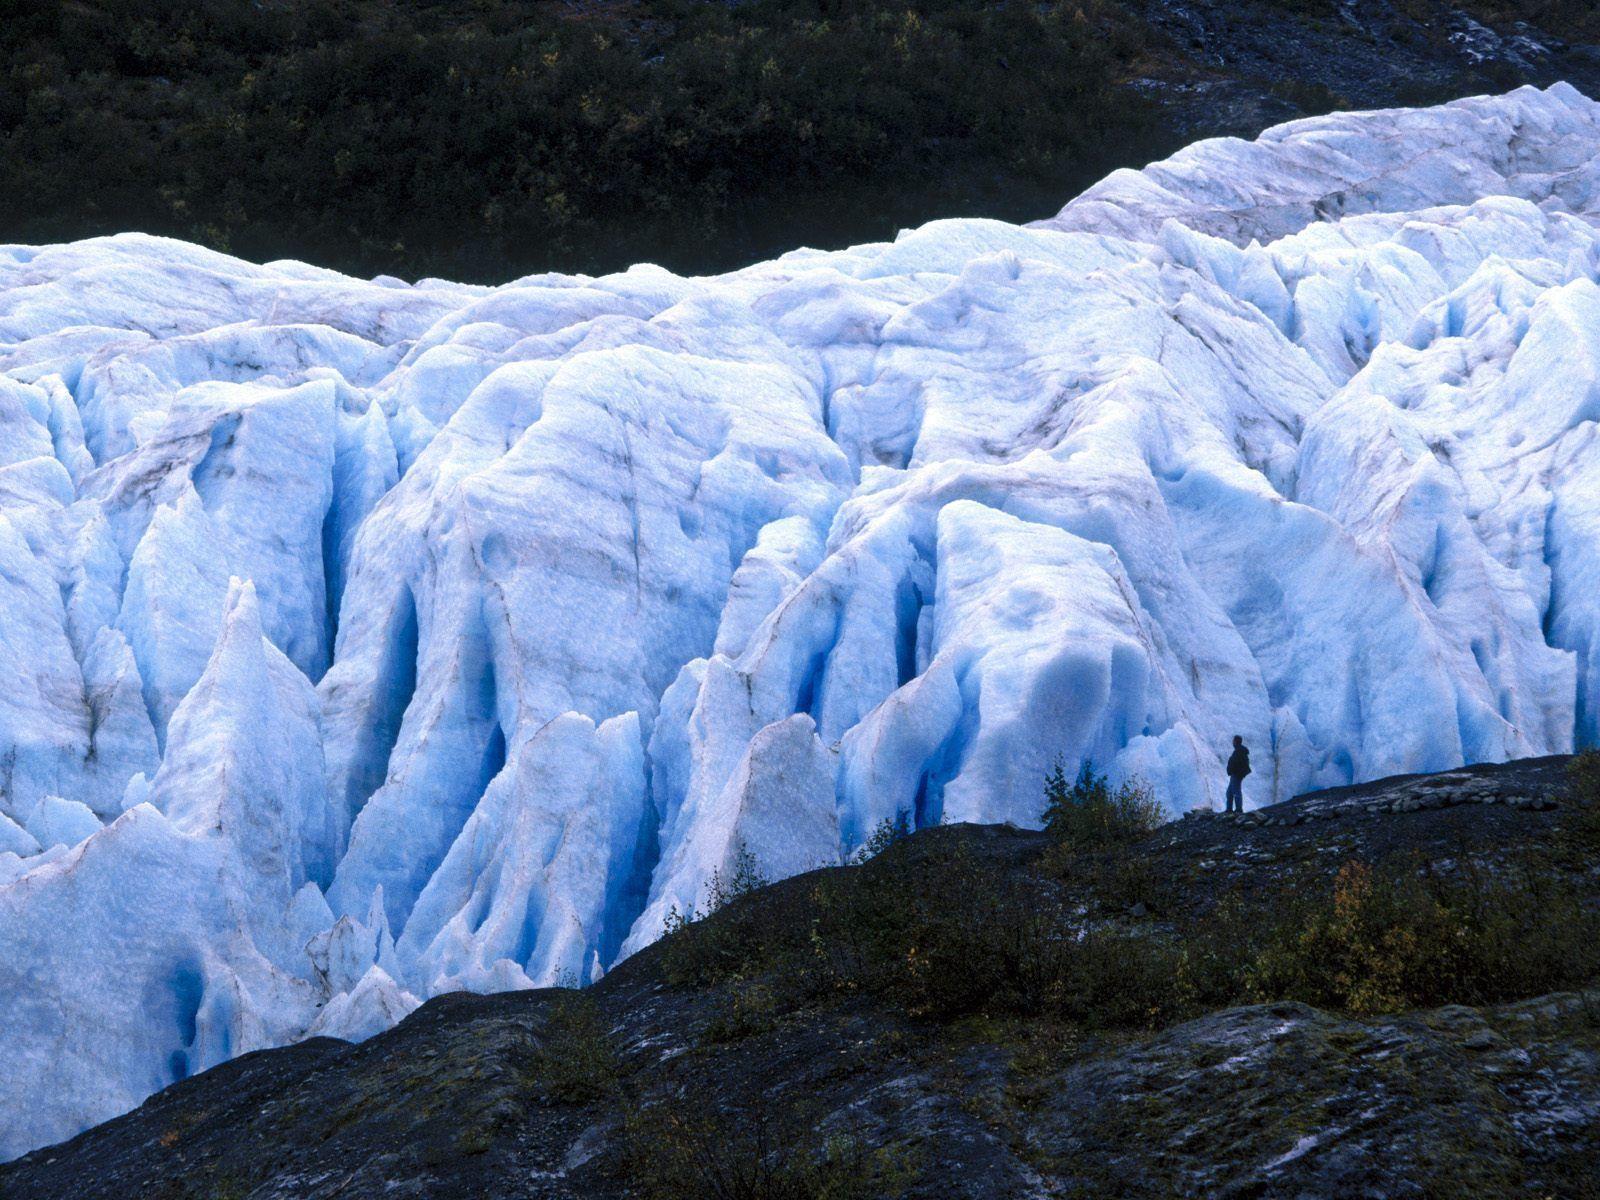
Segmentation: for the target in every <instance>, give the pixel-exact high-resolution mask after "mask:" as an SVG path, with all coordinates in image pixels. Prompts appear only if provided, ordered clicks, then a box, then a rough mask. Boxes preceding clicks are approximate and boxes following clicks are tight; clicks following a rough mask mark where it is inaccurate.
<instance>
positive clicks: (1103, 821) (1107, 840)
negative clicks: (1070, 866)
mask: <svg viewBox="0 0 1600 1200" xmlns="http://www.w3.org/2000/svg"><path fill="white" fill-rule="evenodd" d="M1044 796H1045V806H1044V827H1045V831H1046V832H1047V833H1049V834H1050V835H1051V836H1052V837H1054V838H1055V839H1056V840H1057V841H1058V842H1060V843H1061V844H1063V845H1066V846H1069V847H1072V848H1074V849H1078V848H1083V847H1086V846H1111V845H1117V844H1119V843H1123V842H1129V841H1134V840H1137V839H1138V838H1141V837H1144V836H1145V835H1146V834H1148V833H1151V832H1153V831H1154V830H1155V829H1156V828H1158V827H1159V826H1160V825H1161V824H1162V823H1164V822H1165V821H1166V817H1167V814H1166V810H1165V809H1163V808H1162V807H1161V803H1160V801H1158V800H1157V799H1156V798H1155V796H1154V794H1153V793H1152V792H1151V791H1150V789H1149V788H1148V787H1146V786H1145V785H1144V784H1143V783H1140V782H1139V781H1138V780H1126V781H1124V782H1122V783H1120V784H1118V785H1116V786H1115V787H1113V786H1112V785H1111V783H1110V781H1109V780H1107V779H1106V777H1105V776H1104V775H1097V774H1095V770H1094V764H1093V763H1091V762H1089V761H1088V760H1087V759H1085V760H1084V763H1083V766H1082V767H1081V768H1080V769H1079V771H1078V778H1077V779H1076V780H1075V781H1074V782H1073V783H1071V784H1070V785H1069V784H1068V783H1067V777H1066V774H1065V772H1064V771H1063V770H1062V767H1061V764H1060V762H1057V763H1056V765H1055V767H1054V769H1053V770H1052V771H1051V772H1050V774H1049V775H1048V776H1046V777H1045V787H1044Z"/></svg>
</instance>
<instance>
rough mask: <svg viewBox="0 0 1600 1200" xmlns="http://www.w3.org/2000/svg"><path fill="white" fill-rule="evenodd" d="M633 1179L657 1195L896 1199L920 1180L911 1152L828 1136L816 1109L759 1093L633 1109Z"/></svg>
mask: <svg viewBox="0 0 1600 1200" xmlns="http://www.w3.org/2000/svg"><path fill="white" fill-rule="evenodd" d="M625 1128H626V1132H627V1137H628V1144H629V1159H630V1164H631V1168H632V1169H631V1174H632V1176H633V1180H634V1182H635V1183H636V1184H637V1185H639V1186H640V1187H641V1188H642V1193H643V1195H645V1196H647V1197H649V1198H650V1200H892V1198H893V1197H897V1196H900V1195H902V1194H903V1193H904V1192H905V1191H906V1189H907V1188H908V1187H909V1186H910V1185H911V1184H912V1183H913V1182H915V1180H916V1178H917V1172H916V1171H915V1169H914V1166H913V1164H912V1163H911V1161H910V1159H909V1157H908V1156H907V1155H905V1154H903V1153H898V1152H896V1151H895V1150H893V1149H889V1148H878V1149H869V1148H867V1147H866V1146H865V1145H864V1144H863V1143H862V1142H861V1141H860V1140H859V1139H857V1138H853V1137H850V1136H848V1135H846V1134H835V1135H833V1136H830V1137H821V1136H819V1135H818V1134H817V1132H816V1130H815V1128H814V1122H813V1118H812V1114H810V1113H807V1112H803V1111H798V1110H793V1109H791V1110H783V1111H779V1110H776V1109H775V1108H774V1107H773V1106H772V1105H770V1104H769V1103H767V1102H766V1101H765V1100H764V1099H762V1098H760V1097H757V1098H756V1099H754V1100H752V1101H751V1102H749V1103H748V1104H746V1105H744V1106H737V1105H735V1104H733V1103H728V1102H724V1103H719V1104H718V1105H715V1106H697V1107H695V1108H694V1109H692V1110H685V1109H683V1108H680V1107H678V1106H675V1105H674V1106H668V1105H655V1106H652V1107H650V1108H644V1109H638V1110H635V1111H633V1112H632V1113H630V1114H629V1115H628V1118H627V1120H626V1123H625Z"/></svg>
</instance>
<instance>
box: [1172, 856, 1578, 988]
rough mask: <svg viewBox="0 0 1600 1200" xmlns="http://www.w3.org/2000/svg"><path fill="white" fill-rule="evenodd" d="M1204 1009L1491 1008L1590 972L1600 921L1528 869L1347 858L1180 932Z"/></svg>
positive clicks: (1573, 983)
mask: <svg viewBox="0 0 1600 1200" xmlns="http://www.w3.org/2000/svg"><path fill="white" fill-rule="evenodd" d="M1185 942H1186V956H1185V976H1186V982H1185V990H1186V992H1187V993H1188V994H1189V995H1190V996H1191V997H1192V1000H1193V1002H1195V1003H1197V1004H1199V1005H1200V1006H1202V1007H1216V1006H1219V1005H1223V1004H1230V1003H1238V1002H1242V1001H1253V1000H1301V1001H1304V1002H1305V1003H1308V1004H1313V1005H1317V1006H1319V1007H1322V1008H1332V1009H1339V1010H1343V1011H1346V1012H1353V1013H1358V1014H1365V1015H1372V1014H1379V1013H1393V1012H1402V1011H1405V1010H1408V1009H1414V1008H1425V1007H1431V1006H1435V1005H1440V1004H1490V1003H1497V1002H1501V1001H1507V1000H1513V999H1519V998H1522V997H1526V996H1533V995H1538V994H1540V993H1542V992H1548V991H1553V990H1557V989H1560V988H1567V987H1583V986H1585V985H1587V984H1588V983H1590V982H1592V981H1594V980H1595V979H1597V978H1600V913H1595V912H1593V911H1591V910H1590V909H1588V908H1587V907H1586V906H1585V905H1584V904H1583V903H1582V901H1581V899H1580V897H1579V896H1578V895H1577V894H1576V893H1575V892H1574V891H1573V890H1572V889H1571V888H1570V887H1567V886H1566V885H1564V884H1562V883H1560V882H1559V881H1558V880H1557V879H1556V878H1555V877H1554V876H1553V875H1552V874H1550V873H1549V872H1547V871H1545V870H1542V869H1541V868H1540V865H1539V864H1537V863H1534V862H1520V863H1514V864H1509V865H1502V866H1500V867H1498V868H1496V869H1493V870H1491V869H1488V868H1485V867H1483V866H1480V865H1477V864H1475V863H1473V862H1472V861H1470V860H1467V861H1463V862H1461V863H1459V864H1457V865H1456V867H1455V869H1454V870H1452V871H1451V872H1450V873H1449V874H1440V873H1436V872H1433V871H1429V870H1426V869H1420V868H1419V867H1418V866H1417V865H1416V864H1412V863H1409V862H1405V861H1400V862H1391V863H1386V864H1382V865H1380V866H1378V867H1374V866H1371V865H1369V864H1367V863H1363V862H1359V861H1351V862H1348V863H1346V864H1345V865H1344V866H1343V867H1342V868H1341V869H1340V871H1339V873H1338V875H1337V877H1336V878H1335V880H1334V882H1333V886H1332V888H1331V889H1328V888H1326V887H1318V886H1317V883H1316V881H1315V880H1314V879H1310V878H1307V879H1303V880H1300V881H1297V882H1295V883H1293V884H1291V885H1290V886H1288V887H1286V888H1285V890H1284V892H1283V893H1282V894H1281V895H1280V896H1278V897H1277V898H1276V899H1275V900H1274V901H1273V902H1271V903H1270V904H1263V903H1259V902H1258V903H1257V904H1256V905H1255V906H1254V909H1253V910H1251V909H1248V908H1246V906H1244V905H1243V904H1242V903H1239V902H1237V901H1234V902H1230V903H1228V904H1224V905H1219V906H1218V909H1217V910H1216V911H1215V912H1214V913H1212V914H1211V915H1210V916H1209V917H1208V918H1207V919H1205V920H1204V921H1202V922H1199V923H1198V924H1197V925H1196V927H1195V928H1193V929H1192V930H1190V931H1188V932H1187V936H1186V938H1185Z"/></svg>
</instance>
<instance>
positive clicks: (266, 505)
mask: <svg viewBox="0 0 1600 1200" xmlns="http://www.w3.org/2000/svg"><path fill="white" fill-rule="evenodd" d="M1597 434H1600V105H1596V104H1595V103H1593V102H1591V101H1590V100H1588V99H1586V98H1585V97H1583V96H1582V95H1580V94H1579V93H1578V92H1576V91H1575V90H1573V89H1572V88H1570V87H1567V86H1565V85H1557V86H1556V87H1553V88H1551V89H1548V90H1545V91H1538V90H1533V89H1522V90H1519V91H1517V92H1513V93H1511V94H1509V95H1506V96H1502V97H1492V98H1474V99H1468V100H1462V101H1458V102H1456V103H1453V104H1449V105H1445V106H1442V107H1439V108H1435V109H1428V110H1416V111H1399V110H1397V111H1386V112H1375V113H1358V114H1337V115H1333V116H1329V117H1324V118H1317V119H1313V120H1307V121H1300V122H1296V123H1293V124H1291V125H1286V126H1283V127H1280V128H1277V129H1274V130H1270V131H1268V132H1267V133H1266V134H1264V135H1263V136H1262V137H1261V138H1260V139H1259V140H1257V141H1255V142H1242V141H1236V140H1224V141H1212V142H1204V143H1200V144H1197V145H1195V146H1193V147H1191V148H1189V149H1187V150H1185V151H1183V152H1182V153H1180V154H1179V155H1177V156H1175V157H1174V158H1172V159H1170V160H1168V161H1167V162H1164V163H1158V164H1155V165H1153V166H1151V167H1149V168H1146V169H1145V170H1143V171H1122V172H1117V173H1116V174H1113V175H1111V176H1110V177H1108V178H1107V179H1106V180H1105V181H1104V182H1103V183H1101V184H1100V185H1098V186H1096V187H1095V188H1093V189H1091V190H1090V191H1089V192H1087V193H1085V194H1084V195H1083V196H1081V197H1079V198H1078V199H1077V200H1074V201H1073V202H1071V203H1070V204H1068V205H1067V207H1066V208H1065V209H1064V210H1063V211H1062V212H1061V213H1060V214H1058V215H1057V216H1055V217H1053V218H1050V219H1047V220H1043V221H1040V222H1038V223H1036V224H1034V225H1032V226H1027V227H1015V226H1010V225H1006V224H1002V223H1000V222H996V221H989V220H941V221H935V222H933V223H931V224H929V225H926V226H924V227H922V228H920V229H917V230H914V231H909V232H906V233H903V234H902V235H901V236H900V237H899V238H898V239H897V240H896V241H894V242H893V243H886V244H875V245H866V246H857V247H853V248H850V249H847V250H842V251H832V252H822V251H813V250H800V251H796V252H794V253H791V254H788V255H786V256H784V257H782V258H780V259H777V260H775V261H773V262H768V263H761V264H758V265H755V266H751V267H749V268H747V269H744V270H740V271H735V272H732V273H730V274H727V275H723V276H719V277H715V278H681V277H678V276H675V275H673V274H670V273H668V272H667V271H665V270H662V269H660V268H657V267H652V266H637V267H634V268H632V269H630V270H628V271H626V272H622V273H619V274H615V275H610V276H606V277H603V278H577V277H569V276H561V275H543V276H534V277H529V278H524V279H520V280H517V281H515V282H514V283H510V284H507V285H505V286H501V287H494V288H489V287H476V286H466V285H460V284H454V283H448V282H443V281H437V280H423V281H420V282H417V283H415V284H407V283H404V282H402V281H399V280H395V279H389V278H379V279H376V280H372V281H358V280H353V279H349V278H345V277H342V276H340V275H337V274H334V273H332V272H329V271H325V270H320V269H317V268H314V267H311V266H307V265H304V264H300V263H290V262H278V263H270V264H266V265H264V266H257V265H252V264H249V263H245V262H241V261H238V260H236V259H233V258H229V257H227V256H224V255H222V254H218V253H213V252H210V251H207V250H203V249H200V248H198V247H195V246H190V245H185V244H181V243H177V242H172V241H166V240H161V239H156V238H151V237H145V236H139V235H123V236H118V237H111V238H101V239H94V240H91V241H85V242H80V243H75V244H71V245H62V246H49V247H25V246H0V667H3V673H4V679H5V680H6V683H7V686H6V687H5V688H4V689H3V690H0V1013H3V1036H4V1041H5V1045H6V1049H7V1066H8V1070H7V1072H6V1074H5V1078H4V1079H3V1080H0V1157H9V1156H14V1155H17V1154H20V1153H22V1152H25V1151H27V1150H29V1149H31V1148H33V1147H36V1146H39V1145H43V1144H46V1143H49V1142H53V1141H55V1140H58V1139H61V1138H63V1137H66V1136H68V1135H70V1134H72V1133H75V1132H77V1131H78V1130H80V1129H82V1128H84V1127H86V1126H88V1125H90V1124H92V1123H95V1122H98V1121H101V1120H104V1119H106V1118H109V1117H111V1116H114V1115H117V1114H118V1113H121V1112H123V1111H126V1110H127V1109H129V1108H131V1107H133V1106H135V1105H137V1104H138V1103H139V1102H140V1101H141V1100H142V1099H143V1098H144V1097H146V1096H148V1095H149V1094H151V1093H152V1092H154V1091H156V1090H159V1089H160V1088H162V1087H164V1086H166V1085H167V1084H170V1083H171V1082H173V1081H174V1080H177V1079H181V1078H183V1077H185V1076H186V1075H188V1074H190V1073H192V1072H195V1071H199V1070H203V1069H205V1068H206V1067H208V1066H211V1065H214V1064H216V1063H218V1062H221V1061H224V1060H226V1059H228V1058H230V1057H232V1056H234V1055H238V1054H241V1053H244V1052H247V1051H250V1050H253V1049H257V1048H261V1047H266V1046H272V1045H278V1044H283V1043H285V1042H289V1041H293V1040H296V1039H298V1038H302V1037H306V1036H311V1035H318V1034H328V1035H332V1036H338V1037H347V1038H361V1037H366V1036H370V1035H371V1034H373V1033H375V1032H378V1031H379V1030H381V1029H383V1028H385V1027H387V1026H388V1025H390V1024H392V1023H393V1022H394V1021H397V1020H399V1019H401V1018H402V1017H404V1016H405V1015H406V1014H407V1013H409V1012H410V1011H412V1010H413V1009H415V1008H416V1007H417V1006H418V1005H419V1004H420V1003H422V1002H423V1001H425V1000H426V999H427V998H429V997H431V996H435V995H438V994H440V993H442V992H446V991H449V990H452V989H462V988H467V989H478V990H493V989H510V988H526V987H532V986H544V985H550V984H557V983H562V984H582V983H586V982H589V981H592V980H594V979H596V978H598V977H599V976H600V974H602V973H603V972H604V971H605V970H606V969H608V968H609V967H610V966H611V965H613V964H614V963H615V962H617V961H618V960H619V959H620V958H622V957H623V956H625V955H627V954H629V953H631V952H633V951H635V950H637V949H638V948H640V947H642V946H644V945H646V944H648V943H649V942H650V941H652V940H653V939H654V938H656V937H657V936H659V934H660V932H661V930H662V926H663V922H664V920H665V918H666V916H667V914H668V913H669V912H671V911H672V910H673V909H674V908H676V909H678V910H679V911H680V912H681V911H684V910H687V909H692V908H693V907H695V906H696V905H697V904H701V903H703V902H704V900H705V897H706V894H707V889H708V886H709V885H710V881H711V879H712V876H713V875H714V874H715V873H717V872H724V873H725V872H727V871H728V870H730V869H731V868H732V867H733V866H734V864H735V863H736V862H737V861H739V860H740V858H741V856H743V855H746V854H748V855H750V856H752V857H753V858H754V860H755V862H756V864H757V865H758V867H759V869H760V870H761V871H762V872H764V873H765V874H767V875H768V876H770V877H779V876H784V875H789V874H793V873H796V872H800V871H803V870H806V869H808V868H811V867H815V866H820V865H825V864H829V863H837V862H840V861H842V860H844V859H845V858H847V857H849V856H850V855H851V854H852V853H853V852H854V851H855V849H856V848H857V847H859V846H860V845H861V844H862V843H863V842H864V841H865V840H866V839H867V838H868V837H869V836H870V834H871V833H872V831H873V829H874V828H875V827H876V826H877V825H878V824H879V823H880V822H882V821H885V820H895V819H904V820H906V821H908V822H909V823H910V824H912V825H917V826H922V825H929V824H934V823H938V822H941V821H989V822H993V821H1011V822H1016V823H1021V824H1030V823H1036V822H1037V820H1038V817H1039V811H1040V807H1041V801H1042V796H1041V784H1042V780H1043V778H1044V776H1045V774H1046V772H1047V770H1048V769H1049V768H1050V766H1051V765H1052V764H1053V763H1054V762H1056V761H1057V760H1061V761H1062V762H1064V763H1065V764H1066V765H1067V767H1068V768H1069V769H1075V768H1076V766H1077V764H1079V763H1080V762H1082V761H1083V760H1085V759H1091V760H1092V761H1093V762H1095V763H1096V764H1098V765H1100V766H1101V767H1103V768H1105V769H1108V770H1109V771H1110V772H1111V773H1112V774H1113V775H1115V776H1117V777H1132V776H1139V777H1141V778H1143V779H1145V780H1147V781H1148V782H1149V783H1150V784H1151V785H1152V787H1153V788H1154V789H1155V791H1156V792H1157V794H1158V795H1159V796H1160V797H1161V798H1162V800H1163V801H1164V802H1165V803H1166V804H1168V805H1169V806H1170V807H1171V808H1172V809H1173V810H1174V811H1180V810H1183V809H1186V808H1189V807H1191V806H1196V805H1208V804H1211V803H1213V802H1214V801H1216V800H1218V799H1219V798H1220V792H1221V789H1222V786H1223V784H1224V783H1225V780H1224V779H1223V775H1222V771H1221V766H1220V764H1221V760H1222V758H1223V757H1224V755H1225V753H1226V750H1227V748H1228V744H1229V740H1230V737H1231V735H1232V734H1234V733H1240V734H1243V735H1244V737H1245V738H1246V740H1247V742H1249V743H1250V745H1251V746H1252V749H1253V753H1254V757H1255V762H1256V768H1257V769H1256V773H1255V774H1254V775H1252V776H1251V777H1250V779H1249V780H1247V782H1246V789H1245V790H1246V797H1247V801H1248V803H1249V804H1250V805H1251V806H1256V805H1260V804H1265V803H1270V802H1272V801H1275V800H1281V799H1286V798H1288V797H1289V796H1291V795H1293V794H1295V793H1297V792H1301V791H1304V790H1307V789H1310V788H1315V787H1320V786H1328V785H1336V784H1343V783H1348V782H1352V781H1357V780H1363V779H1370V778H1374V777H1378V776H1383V775H1387V774H1393V773H1397V772H1402V771H1428V770H1438V769H1444V768H1449V767H1453V766H1456V765H1459V764H1461V763H1463V762H1468V761H1488V760H1503V759H1507V758H1513V757H1519V756H1525V755H1536V754H1546V753H1557V752H1563V751H1568V750H1571V749H1572V748H1574V747H1575V746H1594V745H1597V744H1600V640H1597V635H1600V436H1597Z"/></svg>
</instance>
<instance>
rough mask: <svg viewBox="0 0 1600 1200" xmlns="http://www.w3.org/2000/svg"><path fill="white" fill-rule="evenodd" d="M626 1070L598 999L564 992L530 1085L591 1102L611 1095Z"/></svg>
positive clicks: (548, 1021)
mask: <svg viewBox="0 0 1600 1200" xmlns="http://www.w3.org/2000/svg"><path fill="white" fill-rule="evenodd" d="M620 1074H621V1071H620V1068H619V1065H618V1061H617V1052H616V1049H615V1047H614V1046H613V1045H612V1041H611V1035H610V1033H609V1031H608V1030H607V1029H606V1026H605V1022H604V1021H603V1020H602V1019H601V1016H600V1009H599V1006H598V1005H596V1004H595V1002H594V998H593V997H592V996H589V995H587V994H585V993H583V992H576V993H571V994H566V993H560V994H558V995H557V997H556V998H555V999H553V1000H552V1001H551V1002H550V1010H549V1015H548V1016H547V1017H546V1018H545V1026H544V1030H543V1040H542V1042H541V1044H540V1046H539V1049H538V1051H537V1052H536V1053H535V1055H534V1059H533V1064H532V1071H531V1074H530V1080H529V1082H530V1084H531V1085H532V1086H533V1087H534V1088H535V1089H536V1090H538V1091H540V1092H542V1093H543V1094H544V1095H546V1096H548V1097H549V1098H550V1099H552V1100H555V1101H557V1102H558V1103H563V1104H587V1103H589V1102H590V1101H592V1100H598V1099H601V1098H602V1097H604V1096H607V1095H609V1094H611V1092H612V1091H614V1090H615V1088H616V1086H617V1081H618V1079H619V1077H620Z"/></svg>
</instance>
